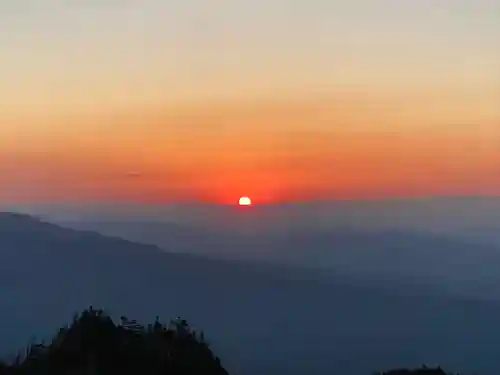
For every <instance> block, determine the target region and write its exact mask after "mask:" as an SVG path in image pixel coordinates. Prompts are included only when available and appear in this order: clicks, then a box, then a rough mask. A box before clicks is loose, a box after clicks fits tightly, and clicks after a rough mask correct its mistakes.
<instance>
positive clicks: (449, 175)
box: [0, 93, 500, 202]
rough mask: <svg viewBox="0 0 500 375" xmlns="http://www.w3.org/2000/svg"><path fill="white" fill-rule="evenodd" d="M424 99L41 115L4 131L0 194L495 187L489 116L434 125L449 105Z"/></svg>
mask: <svg viewBox="0 0 500 375" xmlns="http://www.w3.org/2000/svg"><path fill="white" fill-rule="evenodd" d="M429 102H430V103H429ZM243 104H244V103H243ZM430 104H432V98H430V99H429V100H424V101H420V102H418V101H417V100H416V99H415V100H414V102H413V106H411V108H405V106H404V105H403V104H401V102H400V101H399V99H398V100H395V99H392V100H389V99H387V98H385V99H384V100H382V99H381V98H378V99H377V100H376V99H374V98H370V97H366V96H365V95H361V94H348V93H346V94H345V95H340V96H339V97H338V98H335V97H334V96H333V95H329V96H326V97H325V98H321V99H320V98H313V99H310V100H305V99H304V100H291V99H290V100H288V101H284V102H283V101H276V102H271V101H268V102H260V103H259V102H256V103H251V104H247V105H242V104H241V103H240V104H238V105H237V104H235V103H226V104H224V105H222V104H221V105H218V106H217V105H211V106H206V105H205V106H194V105H193V106H190V107H187V108H186V109H184V110H181V109H176V110H175V109H171V110H167V109H163V110H159V109H157V110H156V111H155V110H152V109H149V110H147V111H146V110H144V112H141V111H138V112H131V111H129V112H127V111H123V112H121V113H118V114H109V115H104V114H101V115H98V114H96V115H94V116H89V117H87V118H86V117H84V116H80V117H75V118H73V119H71V118H67V117H66V118H54V120H53V121H61V123H63V121H64V123H69V122H71V123H73V124H74V125H75V128H70V127H62V126H61V127H60V128H58V127H57V126H56V125H55V123H52V129H54V130H53V131H52V132H40V133H39V134H36V133H24V134H23V133H21V132H17V134H16V135H14V134H11V139H15V140H16V142H7V141H5V140H4V142H3V144H2V149H1V150H2V153H1V154H0V156H1V157H2V168H3V170H4V173H3V174H2V176H1V177H0V182H1V183H2V188H3V191H2V195H3V199H4V200H12V199H15V198H16V197H17V199H21V200H23V199H44V200H45V199H73V200H74V199H77V200H78V199H133V200H140V201H171V200H179V199H200V200H207V201H218V202H233V201H236V200H237V198H238V196H239V195H249V196H251V197H253V200H254V201H255V202H269V201H277V200H289V199H317V198H372V197H380V196H385V197H386V196H405V195H409V196H415V195H433V194H439V195H460V194H499V193H500V173H499V171H500V148H499V145H500V131H499V130H498V129H499V127H497V124H498V122H495V117H494V116H492V115H491V114H489V113H488V112H487V111H486V110H483V112H482V113H484V116H483V118H482V119H481V118H480V117H479V116H478V114H473V115H471V116H470V117H469V118H467V112H468V111H471V110H470V109H469V110H465V111H462V113H460V111H458V110H457V111H456V113H457V115H456V116H457V119H458V118H459V117H460V116H458V115H459V114H461V115H462V119H463V122H458V121H457V122H455V123H454V124H457V125H446V124H447V122H446V121H447V119H448V118H449V117H450V115H449V114H447V113H446V111H445V110H443V111H442V113H443V114H442V116H443V118H441V115H440V113H439V112H437V111H435V110H433V108H432V107H431V106H430ZM482 104H483V105H484V103H482ZM418 107H420V108H418ZM443 108H444V106H443ZM412 111H415V112H416V113H417V112H418V113H419V114H420V118H419V117H418V116H416V115H414V114H413V112H412ZM426 111H427V113H426ZM432 117H434V122H430V121H429V118H432ZM422 118H426V119H427V121H422ZM499 118H500V117H499ZM475 119H476V120H477V119H479V120H480V122H476V123H474V122H472V121H473V120H475ZM97 124H98V125H97ZM460 124H463V125H460ZM41 128H43V127H41ZM56 129H58V130H56Z"/></svg>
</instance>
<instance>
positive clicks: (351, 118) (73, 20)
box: [0, 0, 500, 201]
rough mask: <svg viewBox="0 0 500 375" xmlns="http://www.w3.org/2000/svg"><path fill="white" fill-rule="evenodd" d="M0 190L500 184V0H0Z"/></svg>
mask: <svg viewBox="0 0 500 375" xmlns="http://www.w3.org/2000/svg"><path fill="white" fill-rule="evenodd" d="M0 46H1V48H0V83H1V84H0V186H1V190H0V200H3V201H13V200H33V199H38V200H40V199H41V200H48V199H74V200H84V199H133V200H141V201H146V200H148V201H168V200H179V199H202V200H210V201H234V200H236V199H237V197H238V196H239V195H240V194H241V195H251V196H253V198H254V200H256V201H276V200H282V199H298V198H327V197H330V198H370V197H375V196H385V197H387V196H389V197H391V196H405V195H409V196H415V195H436V194H439V195H462V194H463V195H471V194H472V195H474V194H478V195H485V194H490V195H491V194H493V195H500V2H498V1H496V0H490V1H488V0H468V1H466V0H419V1H401V0H378V1H373V0H364V1H362V0H351V1H336V0H308V1H305V0H300V1H299V0H287V1H285V0H273V1H270V0H252V1H250V0H247V1H237V0H232V1H229V0H224V1H223V0H212V1H205V0H182V1H181V0H176V1H173V0H136V1H133V0H128V1H127V0H121V1H117V0H86V1H71V2H68V1H63V0H44V1H39V0H23V1H11V0H0Z"/></svg>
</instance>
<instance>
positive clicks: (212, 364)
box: [0, 307, 228, 375]
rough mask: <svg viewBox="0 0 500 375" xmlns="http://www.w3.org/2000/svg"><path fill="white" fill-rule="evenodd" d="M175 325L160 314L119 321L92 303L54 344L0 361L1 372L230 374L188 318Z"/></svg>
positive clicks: (36, 346)
mask: <svg viewBox="0 0 500 375" xmlns="http://www.w3.org/2000/svg"><path fill="white" fill-rule="evenodd" d="M171 326H173V327H174V328H171V327H169V326H167V325H165V324H162V323H160V321H159V319H158V318H157V319H156V321H155V323H154V324H150V325H148V326H147V327H143V326H141V325H140V324H138V323H137V322H136V321H134V320H129V319H127V318H125V317H122V319H121V324H118V325H117V324H115V323H114V322H113V320H112V319H111V318H110V317H109V316H108V315H106V314H105V313H104V312H103V311H102V310H95V309H93V308H92V307H90V308H89V309H87V310H85V311H83V313H82V314H81V315H79V316H78V315H76V316H75V317H74V319H73V322H72V323H71V325H69V326H67V327H62V328H61V329H59V331H58V332H57V334H56V335H55V336H54V337H53V339H52V341H51V342H50V343H49V344H47V345H45V344H33V345H30V346H29V347H28V348H27V350H26V351H25V353H24V354H23V355H22V356H18V358H17V359H16V360H14V361H13V362H12V363H10V364H7V363H0V374H1V375H7V374H9V375H10V374H12V375H32V374H33V375H35V374H36V375H39V374H40V375H41V374H44V375H45V374H47V375H49V374H50V375H72V374H75V375H76V374H85V375H87V374H88V375H101V374H102V375H104V374H115V373H120V374H124V375H128V374H144V375H149V374H151V375H153V374H169V375H191V374H192V375H204V374H206V375H227V374H228V373H227V371H226V370H225V369H224V368H223V367H222V365H221V363H220V360H219V358H217V357H216V356H215V355H214V354H213V353H212V351H211V350H210V348H209V347H208V345H207V344H206V343H205V342H203V341H200V340H197V333H196V332H195V331H194V330H191V329H190V328H189V326H188V324H187V322H186V321H184V320H182V321H179V322H175V323H173V324H172V325H171Z"/></svg>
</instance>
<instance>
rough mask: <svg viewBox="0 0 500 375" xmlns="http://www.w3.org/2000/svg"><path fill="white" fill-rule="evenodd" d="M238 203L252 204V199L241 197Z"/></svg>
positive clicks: (243, 204) (241, 204) (242, 204)
mask: <svg viewBox="0 0 500 375" xmlns="http://www.w3.org/2000/svg"><path fill="white" fill-rule="evenodd" d="M238 204H239V205H240V206H250V205H251V204H252V200H251V199H250V198H249V197H241V198H240V200H239V201H238Z"/></svg>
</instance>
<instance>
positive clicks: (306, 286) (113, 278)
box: [0, 213, 500, 375]
mask: <svg viewBox="0 0 500 375" xmlns="http://www.w3.org/2000/svg"><path fill="white" fill-rule="evenodd" d="M374 245H376V244H374ZM234 251H235V252H237V251H238V249H237V248H235V249H234ZM396 289H398V288H388V289H384V288H379V287H375V286H372V285H369V283H367V284H361V283H358V284H357V285H354V284H348V283H346V282H345V281H342V282H340V281H339V279H337V278H336V277H334V276H328V278H323V277H318V276H315V275H314V274H311V273H310V272H309V271H302V270H300V269H293V268H284V267H274V266H271V265H267V266H264V265H251V264H245V263H238V262H230V261H216V260H208V259H203V258H199V257H196V256H189V255H183V254H172V253H166V252H164V251H162V250H160V249H159V248H157V247H155V246H146V245H139V244H135V243H132V242H129V241H125V240H120V239H114V238H108V237H104V236H102V235H99V234H96V233H90V232H79V231H76V230H69V229H64V228H61V227H58V226H55V225H51V224H47V223H42V222H40V221H38V220H35V219H33V218H31V217H28V216H22V215H12V214H8V213H5V214H0V309H1V310H0V311H2V319H1V320H0V330H1V332H2V335H1V336H0V349H1V350H2V352H4V353H6V355H8V354H9V353H12V352H13V351H15V350H16V349H17V348H19V347H22V346H23V345H24V344H25V343H26V338H27V337H31V336H32V335H33V334H35V335H36V336H37V338H44V337H48V335H50V334H51V333H52V330H54V329H56V328H57V327H58V326H59V324H60V323H61V322H63V321H65V320H66V319H67V316H70V315H71V314H73V312H74V311H81V310H82V309H84V308H85V307H87V306H90V305H93V306H100V307H103V308H104V309H105V310H106V311H109V312H110V314H111V315H112V316H116V314H118V313H119V314H124V315H126V316H134V317H136V318H137V319H138V321H139V322H147V321H150V319H151V318H152V317H154V316H157V315H159V316H169V317H170V316H181V317H183V318H185V319H186V320H187V321H189V322H190V324H192V325H193V327H194V328H195V329H196V328H197V327H202V328H203V330H204V331H205V332H206V333H207V335H208V336H209V337H211V342H212V347H213V349H214V352H216V353H217V354H218V355H220V356H221V357H222V358H223V360H224V364H225V367H227V368H228V370H229V372H230V373H232V374H235V375H255V374H259V375H281V374H287V375H299V374H300V375H302V374H306V373H307V374H316V375H327V374H328V375H331V374H332V373H342V374H344V375H357V374H363V373H364V374H369V373H371V372H372V371H373V370H374V369H387V368H394V367H415V366H418V365H419V364H421V363H429V364H433V363H440V364H442V365H443V366H445V367H446V368H450V369H452V370H453V369H461V370H464V371H466V372H476V371H477V372H478V373H480V374H481V375H496V374H498V373H499V371H500V364H499V363H498V361H496V354H495V353H496V344H497V343H498V342H500V324H499V319H498V317H499V316H500V314H499V313H500V306H499V305H498V304H497V303H493V302H484V301H483V302H480V301H469V300H465V299H456V298H448V297H446V296H439V295H434V296H432V295H430V294H429V295H428V296H426V295H424V294H423V292H424V291H423V290H421V291H419V292H418V293H416V292H415V291H414V290H411V289H407V293H404V291H401V292H395V290H396ZM471 348H472V349H471ZM361 359H362V360H361Z"/></svg>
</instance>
